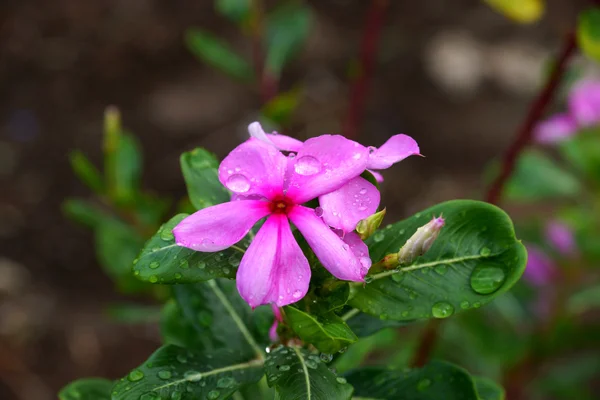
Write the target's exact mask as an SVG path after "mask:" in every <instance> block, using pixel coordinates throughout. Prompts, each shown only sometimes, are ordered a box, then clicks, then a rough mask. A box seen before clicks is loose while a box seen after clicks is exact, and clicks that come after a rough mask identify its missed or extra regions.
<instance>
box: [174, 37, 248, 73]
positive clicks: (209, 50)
mask: <svg viewBox="0 0 600 400" xmlns="http://www.w3.org/2000/svg"><path fill="white" fill-rule="evenodd" d="M185 42H186V44H187V47H188V49H189V50H190V51H191V52H192V54H194V55H195V56H196V57H197V58H198V59H199V60H200V61H204V62H206V63H207V64H209V65H211V66H212V67H214V68H216V69H218V70H220V71H222V72H225V73H227V74H229V75H231V76H233V77H234V78H237V79H240V80H242V81H246V82H248V81H251V80H252V78H253V77H254V72H253V70H252V67H251V66H250V64H248V62H247V61H246V60H244V59H243V58H242V57H240V56H239V55H238V54H236V53H235V52H234V51H233V50H231V49H230V48H229V46H228V45H227V44H225V43H224V42H223V41H221V40H220V39H218V38H217V37H215V36H214V35H212V34H210V33H208V32H205V31H202V30H200V29H197V28H191V29H188V31H187V32H186V34H185Z"/></svg>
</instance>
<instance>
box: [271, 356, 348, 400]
mask: <svg viewBox="0 0 600 400" xmlns="http://www.w3.org/2000/svg"><path fill="white" fill-rule="evenodd" d="M265 366H266V367H265V370H266V374H267V383H268V384H269V386H271V387H275V390H277V393H278V395H279V398H280V399H282V400H283V399H285V400H306V399H311V400H348V399H350V397H351V396H352V386H350V385H348V384H347V383H346V380H345V379H344V378H341V377H336V376H335V374H334V373H333V372H331V370H329V368H327V364H324V363H323V362H321V359H320V358H319V356H317V355H314V354H310V353H309V352H308V351H306V350H304V349H300V348H297V347H285V346H281V347H279V348H277V349H275V350H273V351H271V352H270V353H269V354H268V355H267V362H266V364H265Z"/></svg>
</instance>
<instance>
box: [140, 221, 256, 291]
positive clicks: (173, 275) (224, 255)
mask: <svg viewBox="0 0 600 400" xmlns="http://www.w3.org/2000/svg"><path fill="white" fill-rule="evenodd" d="M185 217H187V215H186V214H178V215H176V216H174V217H173V218H171V219H170V220H169V221H168V222H166V223H165V224H164V225H163V226H162V227H161V228H160V229H159V230H158V232H157V233H156V234H155V235H154V236H152V238H150V240H149V241H148V242H147V243H146V245H145V246H144V248H143V250H142V252H141V253H140V255H139V256H138V258H137V261H136V260H134V265H133V271H134V272H133V273H134V275H135V276H136V277H137V278H138V279H140V280H142V281H144V282H150V283H161V284H172V283H196V282H203V281H207V280H210V279H214V278H220V277H222V278H233V277H234V276H235V272H236V270H237V267H238V265H239V264H240V260H241V259H242V255H243V253H244V249H246V248H247V242H246V241H243V243H244V244H243V245H242V244H241V243H242V242H240V243H238V245H239V246H242V247H238V246H233V247H230V248H229V249H227V250H223V251H221V252H216V253H203V252H200V251H194V250H191V249H188V248H185V247H181V246H177V244H175V237H174V236H173V232H172V231H173V228H174V227H175V226H176V225H177V224H178V223H179V222H180V221H181V220H182V219H184V218H185Z"/></svg>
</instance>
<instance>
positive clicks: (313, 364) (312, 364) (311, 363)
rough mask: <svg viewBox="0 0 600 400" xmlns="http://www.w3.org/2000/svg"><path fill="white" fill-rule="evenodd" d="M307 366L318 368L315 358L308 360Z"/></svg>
mask: <svg viewBox="0 0 600 400" xmlns="http://www.w3.org/2000/svg"><path fill="white" fill-rule="evenodd" d="M306 366H307V367H308V368H311V369H317V362H316V361H315V360H306Z"/></svg>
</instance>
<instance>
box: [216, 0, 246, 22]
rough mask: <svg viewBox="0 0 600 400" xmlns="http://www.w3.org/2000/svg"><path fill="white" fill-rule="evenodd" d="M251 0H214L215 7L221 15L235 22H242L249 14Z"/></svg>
mask: <svg viewBox="0 0 600 400" xmlns="http://www.w3.org/2000/svg"><path fill="white" fill-rule="evenodd" d="M250 5H251V0H216V1H215V9H216V10H217V12H218V13H219V14H221V15H223V16H224V17H226V18H229V19H230V20H231V21H233V22H236V23H241V22H244V21H246V20H247V19H248V17H249V16H250Z"/></svg>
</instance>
